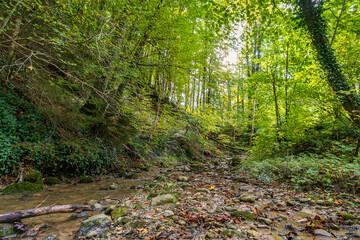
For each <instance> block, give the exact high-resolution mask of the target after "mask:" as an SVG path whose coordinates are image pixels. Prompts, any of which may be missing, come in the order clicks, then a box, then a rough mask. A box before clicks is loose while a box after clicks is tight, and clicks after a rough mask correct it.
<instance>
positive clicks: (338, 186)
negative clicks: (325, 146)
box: [242, 154, 360, 193]
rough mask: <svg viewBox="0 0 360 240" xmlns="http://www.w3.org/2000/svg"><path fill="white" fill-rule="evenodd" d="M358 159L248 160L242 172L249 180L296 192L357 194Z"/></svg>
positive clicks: (321, 157) (310, 156) (294, 158)
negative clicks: (287, 185)
mask: <svg viewBox="0 0 360 240" xmlns="http://www.w3.org/2000/svg"><path fill="white" fill-rule="evenodd" d="M359 169H360V159H356V160H355V161H354V162H352V163H350V162H346V161H345V160H344V159H342V158H339V157H336V156H334V155H330V154H329V155H325V156H323V155H317V154H308V155H305V154H302V155H299V156H293V155H291V156H288V157H282V158H280V157H278V158H271V159H265V160H262V161H256V160H249V161H247V162H245V163H244V165H243V166H242V171H245V172H246V171H249V170H251V172H249V174H250V176H251V177H254V178H257V179H258V180H261V181H272V182H278V181H280V182H288V183H291V184H293V185H294V187H295V188H296V189H298V190H304V189H305V190H311V189H315V188H325V189H329V190H336V191H344V192H345V191H349V192H351V193H355V192H356V191H358V189H357V187H358V186H359V185H358V181H357V179H358V178H359V177H360V171H359Z"/></svg>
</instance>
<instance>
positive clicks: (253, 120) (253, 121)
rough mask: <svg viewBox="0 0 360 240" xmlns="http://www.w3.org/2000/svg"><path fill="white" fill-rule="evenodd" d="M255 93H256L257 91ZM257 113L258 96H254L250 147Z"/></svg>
mask: <svg viewBox="0 0 360 240" xmlns="http://www.w3.org/2000/svg"><path fill="white" fill-rule="evenodd" d="M254 95H256V92H255V94H254ZM255 113H256V97H255V96H254V98H253V105H252V116H251V132H250V148H251V146H252V138H253V135H254V133H255Z"/></svg>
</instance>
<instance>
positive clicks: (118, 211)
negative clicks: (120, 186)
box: [110, 206, 129, 219]
mask: <svg viewBox="0 0 360 240" xmlns="http://www.w3.org/2000/svg"><path fill="white" fill-rule="evenodd" d="M128 210H129V207H125V206H121V207H120V206H118V207H116V208H115V209H113V210H112V211H111V214H110V215H111V218H112V219H118V218H119V217H123V216H125V213H126V212H127V211H128Z"/></svg>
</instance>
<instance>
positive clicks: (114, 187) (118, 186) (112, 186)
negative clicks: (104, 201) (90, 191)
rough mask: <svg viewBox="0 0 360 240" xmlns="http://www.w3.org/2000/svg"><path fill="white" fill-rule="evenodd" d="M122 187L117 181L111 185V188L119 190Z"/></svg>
mask: <svg viewBox="0 0 360 240" xmlns="http://www.w3.org/2000/svg"><path fill="white" fill-rule="evenodd" d="M120 188H121V186H120V185H119V184H117V183H113V184H111V185H110V186H109V189H110V190H119V189H120Z"/></svg>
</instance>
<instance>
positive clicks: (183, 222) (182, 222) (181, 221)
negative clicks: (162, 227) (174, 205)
mask: <svg viewBox="0 0 360 240" xmlns="http://www.w3.org/2000/svg"><path fill="white" fill-rule="evenodd" d="M178 223H179V224H180V225H186V222H185V221H184V220H181V219H180V220H179V221H178Z"/></svg>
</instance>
